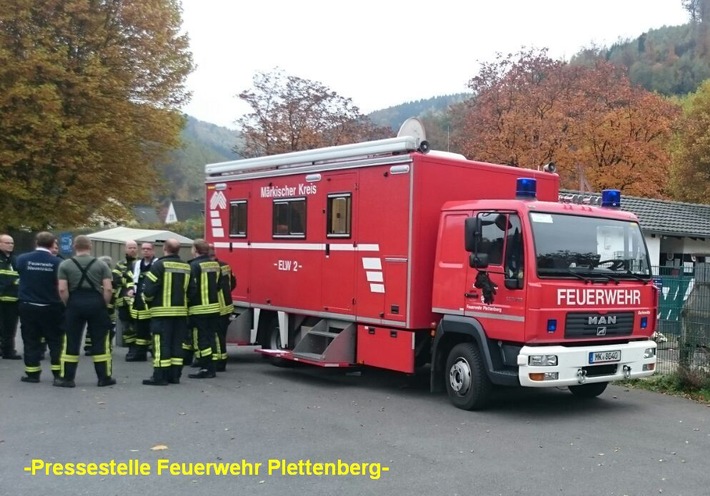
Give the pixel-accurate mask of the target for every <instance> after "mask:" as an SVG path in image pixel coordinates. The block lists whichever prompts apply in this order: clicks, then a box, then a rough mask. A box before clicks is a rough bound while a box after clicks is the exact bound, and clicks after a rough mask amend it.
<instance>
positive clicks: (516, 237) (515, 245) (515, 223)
mask: <svg viewBox="0 0 710 496" xmlns="http://www.w3.org/2000/svg"><path fill="white" fill-rule="evenodd" d="M506 241H507V242H506V247H505V276H506V277H507V278H511V279H522V278H523V261H524V259H525V257H524V256H523V253H524V252H523V229H522V226H521V225H520V217H518V216H517V215H510V216H509V217H508V234H507V235H506Z"/></svg>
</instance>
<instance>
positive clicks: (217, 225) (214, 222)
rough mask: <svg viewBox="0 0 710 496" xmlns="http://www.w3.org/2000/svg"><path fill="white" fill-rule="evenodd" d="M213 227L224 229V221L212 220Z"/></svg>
mask: <svg viewBox="0 0 710 496" xmlns="http://www.w3.org/2000/svg"><path fill="white" fill-rule="evenodd" d="M212 227H222V219H220V218H219V217H217V218H214V219H212Z"/></svg>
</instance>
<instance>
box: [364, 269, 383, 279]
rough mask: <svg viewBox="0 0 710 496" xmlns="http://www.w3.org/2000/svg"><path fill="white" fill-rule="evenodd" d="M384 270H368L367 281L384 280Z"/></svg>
mask: <svg viewBox="0 0 710 496" xmlns="http://www.w3.org/2000/svg"><path fill="white" fill-rule="evenodd" d="M383 281H384V279H383V278H382V272H370V271H368V272H367V282H383Z"/></svg>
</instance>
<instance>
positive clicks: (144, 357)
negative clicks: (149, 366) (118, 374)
mask: <svg viewBox="0 0 710 496" xmlns="http://www.w3.org/2000/svg"><path fill="white" fill-rule="evenodd" d="M126 361H127V362H147V361H148V347H147V346H136V347H135V352H134V353H133V357H132V358H131V359H130V360H129V359H128V356H127V355H126Z"/></svg>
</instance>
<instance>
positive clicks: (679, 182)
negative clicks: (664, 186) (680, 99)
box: [670, 81, 710, 203]
mask: <svg viewBox="0 0 710 496" xmlns="http://www.w3.org/2000/svg"><path fill="white" fill-rule="evenodd" d="M670 186H671V192H672V195H673V198H674V199H676V200H681V201H687V202H697V203H710V81H706V82H705V83H703V84H702V85H701V87H700V88H699V89H698V90H697V91H696V92H695V93H693V94H692V95H690V96H689V97H688V99H687V100H686V101H685V102H684V106H683V117H682V118H681V120H680V123H679V125H678V133H677V139H676V142H675V147H674V151H673V167H672V169H671V179H670Z"/></svg>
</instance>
